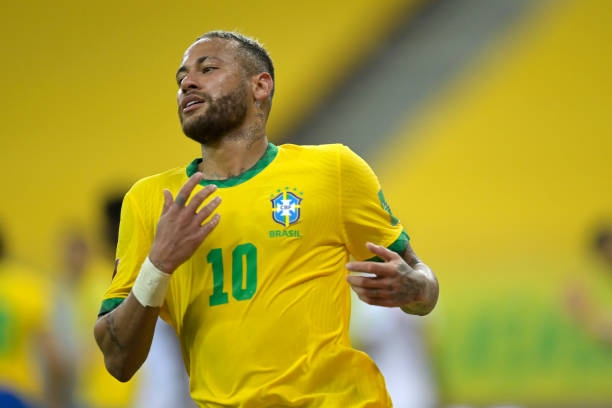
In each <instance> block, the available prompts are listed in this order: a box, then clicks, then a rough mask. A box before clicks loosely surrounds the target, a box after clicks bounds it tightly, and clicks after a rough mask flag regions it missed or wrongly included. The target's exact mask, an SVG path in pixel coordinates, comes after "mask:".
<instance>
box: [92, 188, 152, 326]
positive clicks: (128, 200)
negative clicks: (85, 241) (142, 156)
mask: <svg viewBox="0 0 612 408" xmlns="http://www.w3.org/2000/svg"><path fill="white" fill-rule="evenodd" d="M142 199H146V196H145V195H144V194H142V188H140V191H139V189H135V188H134V187H133V188H132V189H131V190H130V191H129V192H128V193H127V194H126V195H125V198H124V199H123V204H122V206H121V220H120V224H119V237H118V242H117V252H116V260H115V271H114V273H113V279H112V282H111V285H110V287H109V288H108V289H107V291H106V293H105V294H104V297H103V300H102V306H101V308H100V312H99V315H103V314H106V313H108V312H110V311H112V310H113V309H115V308H116V307H117V306H119V304H121V302H123V300H124V299H125V298H127V296H128V295H129V294H130V291H131V289H132V286H133V285H134V281H135V280H136V277H137V276H138V273H139V271H140V267H141V266H142V263H143V262H144V260H145V258H146V257H147V255H148V253H149V250H150V249H151V245H152V243H153V237H154V231H153V227H152V226H151V225H150V222H148V221H147V219H148V218H149V217H148V215H149V214H147V213H145V210H144V209H143V208H142V206H141V205H140V203H142V202H143V201H142ZM147 210H148V209H147Z"/></svg>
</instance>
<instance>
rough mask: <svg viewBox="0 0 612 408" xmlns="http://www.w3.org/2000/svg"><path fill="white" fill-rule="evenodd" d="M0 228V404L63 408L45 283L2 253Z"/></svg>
mask: <svg viewBox="0 0 612 408" xmlns="http://www.w3.org/2000/svg"><path fill="white" fill-rule="evenodd" d="M7 251H8V249H7V242H6V241H5V237H4V236H3V233H2V231H1V230H0V407H2V408H26V407H28V408H35V407H44V408H65V407H67V406H68V405H67V400H66V392H65V390H66V387H65V384H66V383H65V381H64V380H65V378H66V375H65V374H66V370H65V367H64V366H63V365H62V361H61V359H60V358H59V354H58V350H57V342H56V341H55V339H54V338H53V336H52V335H51V328H50V321H51V320H50V314H49V310H50V304H49V303H48V302H49V300H50V299H51V296H50V294H51V292H50V283H49V281H48V279H47V277H45V276H43V275H42V274H41V273H40V272H39V271H38V270H35V269H32V268H31V267H29V266H26V265H25V264H23V263H21V262H18V261H16V260H14V259H11V257H10V256H9V255H8V253H7Z"/></svg>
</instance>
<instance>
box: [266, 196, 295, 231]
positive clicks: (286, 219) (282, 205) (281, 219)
mask: <svg viewBox="0 0 612 408" xmlns="http://www.w3.org/2000/svg"><path fill="white" fill-rule="evenodd" d="M294 191H297V189H294ZM270 201H271V202H272V219H273V220H274V221H275V222H277V223H279V224H280V225H282V226H284V227H288V226H289V225H292V224H295V223H296V222H298V221H299V220H300V216H301V215H302V211H301V210H302V204H301V203H302V198H300V197H298V196H297V195H296V194H295V193H293V192H291V191H288V189H286V191H282V192H280V193H279V194H278V195H277V196H276V197H274V198H272V199H271V200H270Z"/></svg>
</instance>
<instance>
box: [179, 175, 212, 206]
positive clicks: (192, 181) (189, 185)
mask: <svg viewBox="0 0 612 408" xmlns="http://www.w3.org/2000/svg"><path fill="white" fill-rule="evenodd" d="M203 178H204V176H203V175H202V173H200V172H197V173H195V174H194V175H193V176H191V177H189V180H187V182H186V183H185V184H183V187H181V189H180V190H179V192H178V193H177V194H176V197H175V198H174V204H175V205H177V206H179V207H183V206H185V203H187V199H188V198H189V196H190V195H191V192H192V191H193V189H194V188H195V186H197V185H198V183H200V181H202V179H203ZM213 191H214V190H213ZM211 192H212V191H211Z"/></svg>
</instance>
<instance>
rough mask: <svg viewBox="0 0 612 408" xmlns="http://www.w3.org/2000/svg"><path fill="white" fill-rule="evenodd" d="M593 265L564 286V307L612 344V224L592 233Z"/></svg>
mask: <svg viewBox="0 0 612 408" xmlns="http://www.w3.org/2000/svg"><path fill="white" fill-rule="evenodd" d="M591 248H592V253H593V254H594V255H595V258H596V260H597V262H596V264H595V265H592V268H591V265H588V264H587V265H585V268H584V269H592V271H591V273H586V274H585V270H581V271H580V272H579V273H577V274H575V275H574V276H573V281H572V282H571V284H570V285H569V287H568V288H567V289H566V297H565V306H566V310H567V313H568V314H569V316H570V317H571V318H572V320H573V321H574V322H575V323H576V324H577V325H579V326H580V327H582V328H583V329H584V330H585V331H586V332H587V333H589V335H591V336H592V337H593V338H595V339H597V340H598V341H601V342H604V343H606V344H608V345H610V346H612V304H611V303H610V299H611V298H612V297H611V295H612V224H611V223H602V224H600V225H599V227H597V228H596V229H595V232H594V233H593V234H592V243H591Z"/></svg>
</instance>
